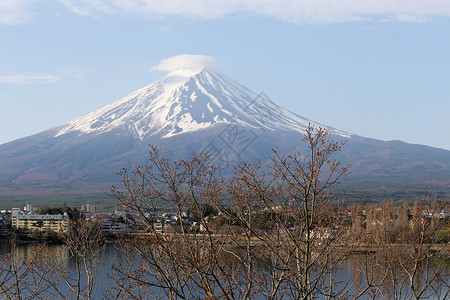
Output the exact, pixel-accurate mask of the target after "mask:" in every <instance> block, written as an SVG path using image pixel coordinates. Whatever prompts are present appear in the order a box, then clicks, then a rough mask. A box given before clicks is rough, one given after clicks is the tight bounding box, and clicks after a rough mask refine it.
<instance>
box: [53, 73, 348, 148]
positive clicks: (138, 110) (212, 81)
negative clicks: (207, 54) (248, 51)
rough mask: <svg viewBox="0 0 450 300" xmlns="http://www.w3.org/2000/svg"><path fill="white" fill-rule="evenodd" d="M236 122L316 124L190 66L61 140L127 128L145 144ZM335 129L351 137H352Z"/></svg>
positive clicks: (86, 119)
mask: <svg viewBox="0 0 450 300" xmlns="http://www.w3.org/2000/svg"><path fill="white" fill-rule="evenodd" d="M232 123H238V124H241V125H244V126H246V127H248V128H255V129H256V128H259V129H263V130H280V129H281V130H286V131H296V132H300V133H304V129H305V127H306V126H308V124H309V123H311V124H316V123H314V122H313V121H310V120H307V119H304V118H301V117H299V116H297V115H295V114H293V113H291V112H289V111H287V110H285V109H283V108H281V107H279V106H277V105H276V104H274V103H273V102H272V101H270V99H269V98H268V97H267V96H266V95H264V94H260V95H258V94H256V93H254V92H252V91H250V90H249V89H247V88H246V87H244V86H242V85H240V84H239V83H237V82H235V81H233V80H231V79H229V78H228V77H226V76H224V75H222V74H220V73H218V72H215V71H211V70H207V69H194V68H189V69H181V70H176V71H173V72H171V73H169V74H167V75H166V76H164V77H163V78H161V79H159V80H157V81H155V82H153V83H151V84H150V85H148V86H146V87H144V88H141V89H139V90H137V91H136V92H134V93H132V94H130V95H128V96H126V97H124V98H123V99H120V100H118V101H116V102H113V103H111V104H109V105H106V106H104V107H102V108H100V109H98V110H95V111H93V112H91V113H89V114H87V115H85V116H83V117H80V118H77V119H75V120H73V121H71V122H69V123H67V124H64V125H63V126H62V129H60V130H59V131H58V133H57V134H56V136H61V135H64V134H67V133H70V132H77V133H78V134H82V133H88V134H100V133H103V132H109V131H111V130H113V129H115V128H126V129H127V130H129V131H130V132H131V133H133V134H134V136H135V137H136V138H138V139H140V140H142V139H143V138H144V137H146V136H150V135H155V134H158V135H161V136H162V137H163V138H168V137H172V136H175V135H179V134H182V133H186V132H192V131H196V130H200V129H204V128H207V127H210V126H212V125H214V124H232ZM316 125H317V124H316ZM330 130H331V131H332V133H333V134H336V135H340V136H343V137H350V134H348V133H345V132H342V131H338V130H335V129H330Z"/></svg>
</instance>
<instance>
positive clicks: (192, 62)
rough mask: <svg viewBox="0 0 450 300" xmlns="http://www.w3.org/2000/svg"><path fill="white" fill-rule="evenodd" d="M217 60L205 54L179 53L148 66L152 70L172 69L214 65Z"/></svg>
mask: <svg viewBox="0 0 450 300" xmlns="http://www.w3.org/2000/svg"><path fill="white" fill-rule="evenodd" d="M216 63H217V60H216V59H215V58H214V57H212V56H207V55H191V54H181V55H176V56H172V57H169V58H166V59H163V60H161V61H160V62H159V64H158V65H156V66H153V67H151V68H150V70H152V71H168V72H170V71H174V70H178V69H184V68H206V67H214V66H215V65H216Z"/></svg>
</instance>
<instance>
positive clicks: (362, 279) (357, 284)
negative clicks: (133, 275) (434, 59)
mask: <svg viewBox="0 0 450 300" xmlns="http://www.w3.org/2000/svg"><path fill="white" fill-rule="evenodd" d="M36 249H40V248H39V246H38V245H37V244H18V245H17V246H16V248H15V250H14V255H13V257H15V259H16V261H20V260H21V259H23V260H24V261H29V260H30V259H31V258H32V256H33V255H34V254H33V253H34V251H36ZM40 251H48V252H49V253H52V258H53V260H54V261H53V263H55V264H57V265H58V266H59V268H61V269H62V270H65V271H67V272H68V273H70V274H72V276H73V275H74V274H75V268H76V262H75V258H73V257H71V255H70V252H69V250H68V249H67V248H66V247H65V246H63V245H45V246H44V248H42V249H40ZM8 253H11V245H9V244H8V243H3V244H0V258H2V259H3V258H5V257H6V255H7V254H8ZM444 259H446V260H447V263H448V257H446V258H444ZM373 262H377V264H378V265H379V267H377V268H367V266H368V264H369V263H371V264H372V265H373ZM436 263H439V261H438V262H436ZM126 264H127V260H126V258H125V257H124V255H123V253H122V251H121V250H120V249H119V247H118V246H117V245H115V244H110V243H108V244H107V245H106V247H105V249H104V252H103V253H102V255H101V257H100V261H99V266H98V270H97V272H96V275H95V281H94V297H93V299H101V298H108V297H106V296H105V295H107V294H108V293H109V292H110V293H112V294H114V293H116V292H117V290H115V289H114V286H116V284H115V282H114V280H113V277H114V274H115V271H114V270H113V266H119V265H122V266H124V265H126ZM7 265H8V263H7V262H5V261H4V262H3V267H5V266H7ZM381 265H382V264H381V263H380V261H378V258H377V257H376V256H373V255H372V256H370V257H367V256H361V257H359V258H358V257H356V256H355V257H354V258H352V259H348V260H347V261H345V262H344V263H343V264H342V266H341V268H340V269H339V271H338V272H337V273H336V278H335V280H336V281H338V282H340V286H341V287H343V288H346V289H348V288H349V287H351V289H352V294H353V296H354V295H356V294H357V291H358V290H361V289H363V288H364V287H365V286H366V282H367V281H366V278H367V277H371V278H373V279H374V280H375V281H376V282H381V281H383V278H385V279H386V278H387V277H385V276H386V275H389V276H390V275H394V276H395V274H396V272H398V270H393V269H392V270H386V269H384V268H383V267H381ZM138 267H139V264H138V263H137V264H135V265H134V266H133V267H132V268H134V269H136V268H138ZM386 271H388V272H386ZM369 273H370V274H369ZM6 274H7V273H5V272H3V273H0V280H1V282H3V283H4V282H5V280H6V276H7V275H6ZM397 275H398V274H397ZM426 275H427V273H426V272H425V271H422V274H421V275H420V276H419V277H418V278H417V279H416V281H417V282H415V284H416V285H418V286H420V285H423V283H424V282H426ZM442 275H443V276H442V278H440V279H439V280H436V281H435V282H434V283H433V284H432V285H431V286H430V288H429V289H428V292H427V294H426V295H427V296H431V297H430V298H429V299H444V294H445V292H447V290H448V288H449V286H448V285H449V277H448V276H449V269H448V266H447V269H444V271H443V273H442ZM52 276H58V275H57V273H55V275H52ZM81 279H82V281H84V282H85V281H86V276H85V275H83V276H82V278H81ZM6 281H7V280H6ZM386 282H387V283H386V284H385V285H384V286H383V287H382V291H381V292H380V293H381V294H380V295H383V296H380V297H379V299H389V298H391V297H393V296H397V297H398V298H399V299H406V298H408V297H407V296H408V295H410V288H409V284H408V282H403V283H402V282H401V281H399V282H397V286H393V285H392V281H390V280H388V278H387V279H386ZM60 284H61V291H62V292H64V293H68V287H67V284H65V283H60ZM403 284H404V285H403ZM431 287H432V288H431ZM434 290H437V291H438V293H437V295H432V294H433V291H434ZM49 291H50V290H49ZM387 295H390V296H389V297H388V296H387ZM2 296H3V295H1V294H0V299H3V298H2ZM55 297H56V298H58V296H57V295H56V296H55ZM255 298H261V299H263V297H255ZM350 298H351V297H350ZM367 298H368V297H366V296H364V297H363V298H362V299H367ZM319 299H320V297H319Z"/></svg>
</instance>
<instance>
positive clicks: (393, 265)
mask: <svg viewBox="0 0 450 300" xmlns="http://www.w3.org/2000/svg"><path fill="white" fill-rule="evenodd" d="M122 249H123V248H122V247H121V246H119V245H117V244H107V245H106V247H105V249H104V252H103V254H102V256H101V260H100V261H99V269H98V271H97V274H96V275H95V276H96V280H95V285H96V288H95V298H100V297H103V296H105V295H107V294H108V293H114V292H117V291H119V290H120V288H119V286H118V283H120V282H119V281H117V279H118V278H120V276H119V275H120V274H119V273H120V271H124V269H123V268H124V267H125V266H127V267H128V268H129V269H128V270H125V272H136V273H135V274H141V275H143V274H147V275H148V278H150V279H151V277H152V276H154V275H153V274H155V273H154V272H152V270H151V268H152V266H151V265H149V264H148V263H146V262H145V260H141V259H139V257H136V256H132V255H131V256H130V255H125V254H124V253H123V251H122ZM228 250H232V247H231V246H230V247H229V248H228ZM234 253H239V251H238V250H236V249H234ZM44 254H46V255H44ZM128 254H130V253H128ZM229 255H230V256H229V257H224V258H223V260H222V261H223V262H224V263H226V262H228V263H235V262H236V260H234V259H233V257H234V254H233V255H231V254H229ZM36 258H37V259H38V260H41V259H44V258H45V259H48V260H45V261H35V266H36V267H38V268H40V269H39V272H40V273H39V272H38V273H37V274H43V275H42V276H48V278H49V282H50V279H52V278H53V281H52V282H53V283H52V284H54V285H55V284H56V285H59V286H53V287H49V286H44V287H41V289H42V290H43V293H44V294H45V293H49V294H51V295H54V296H58V293H59V294H61V295H63V294H64V295H67V294H70V289H69V287H68V286H67V285H65V282H64V280H63V279H64V278H57V277H58V276H60V274H63V273H65V274H66V275H63V276H68V275H69V276H71V275H73V274H74V273H73V272H74V269H75V268H76V264H75V260H74V258H73V257H71V256H70V252H69V250H68V249H67V247H65V246H64V245H40V244H17V245H16V246H14V247H13V246H11V245H10V244H8V243H3V244H0V259H1V260H2V262H1V264H2V265H1V267H2V268H1V269H2V272H1V273H0V280H1V283H2V285H3V286H7V285H8V284H11V282H10V281H11V280H14V278H13V277H11V276H8V273H7V271H8V270H11V265H12V264H16V268H17V269H18V270H19V273H20V274H23V272H25V271H26V268H22V267H23V266H25V267H27V264H28V263H30V262H32V261H33V260H35V259H36ZM412 263H413V261H411V260H410V259H408V257H407V256H405V257H399V256H395V255H392V253H385V252H378V253H364V254H358V255H354V256H352V257H350V258H348V259H347V260H345V261H344V262H343V263H342V265H341V267H340V269H339V270H338V271H337V272H336V274H333V276H334V279H333V280H334V282H337V283H338V287H337V288H339V289H340V290H341V291H342V294H341V295H342V296H343V297H344V298H355V297H358V296H359V295H364V297H363V298H364V299H366V298H370V299H407V298H411V297H412V298H414V297H413V296H414V293H415V294H416V296H419V297H418V298H421V299H423V298H428V299H444V298H445V297H446V295H445V293H446V292H448V290H449V270H450V262H449V260H448V256H445V255H443V256H436V257H435V258H434V259H433V260H423V261H420V263H419V264H418V265H417V266H415V267H414V266H413V268H412ZM49 266H51V268H50V269H48V270H47V269H45V268H46V267H47V268H48V267H49ZM114 266H116V268H114ZM117 266H121V267H120V268H121V269H120V268H119V269H118V268H117ZM264 266H265V264H264V263H262V264H260V269H259V270H260V272H261V275H262V277H264V274H266V273H268V272H269V271H270V270H268V269H267V268H265V267H264ZM45 272H47V273H45ZM139 272H140V273H139ZM114 278H115V279H116V280H114ZM83 279H84V278H81V281H82V280H83ZM325 279H326V280H328V279H330V278H329V277H327V278H325ZM37 282H38V281H36V280H34V281H33V280H29V281H27V284H28V285H29V286H27V291H28V292H29V293H31V292H32V291H33V290H35V289H34V287H32V286H31V285H32V284H37ZM44 288H45V289H44ZM58 289H59V290H58ZM153 289H155V288H153ZM160 292H161V291H160ZM0 298H2V297H0ZM255 298H259V297H256V295H255ZM286 298H287V297H286ZM319 298H320V297H319Z"/></svg>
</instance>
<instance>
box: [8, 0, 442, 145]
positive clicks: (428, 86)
mask: <svg viewBox="0 0 450 300" xmlns="http://www.w3.org/2000/svg"><path fill="white" fill-rule="evenodd" d="M449 16H450V2H448V1H442V0H430V1H419V0H410V1H399V0H377V1H367V0H366V1H362V0H346V1H343V0H342V1H341V0H315V1H312V0H309V1H302V0H299V1H288V0H280V1H272V2H270V1H264V0H248V1H245V0H241V1H237V0H236V1H235V0H228V1H225V0H216V1H211V2H206V1H201V0H191V1H186V0H185V1H181V0H166V1H159V0H153V1H146V0H78V1H74V0H45V1H44V0H2V1H1V2H0V41H1V45H2V46H1V47H0V105H1V106H0V107H1V109H0V144H2V143H6V142H8V141H12V140H15V139H18V138H21V137H25V136H28V135H31V134H34V133H38V132H40V131H43V130H45V129H49V128H51V127H54V126H57V125H60V124H63V123H65V122H68V121H70V120H72V119H74V118H76V117H79V116H81V115H84V114H86V113H88V112H90V111H92V110H94V109H96V108H99V107H101V106H103V105H106V104H108V103H110V102H112V101H114V100H117V99H119V98H122V97H123V96H125V95H127V94H129V93H131V92H133V91H135V90H136V89H138V88H140V87H143V86H145V85H147V84H149V83H150V82H152V81H153V80H155V79H157V78H159V77H161V76H162V75H164V72H161V71H155V70H154V69H152V67H153V66H155V65H158V64H159V62H160V61H161V60H163V59H166V58H169V57H172V56H175V55H180V54H200V55H208V56H212V57H214V58H215V59H216V61H217V68H218V69H219V70H220V71H221V72H222V73H224V74H226V75H227V76H229V77H231V78H232V79H234V80H236V81H238V82H240V83H241V84H243V85H245V86H247V87H248V88H250V89H251V90H253V91H255V92H257V93H258V92H261V91H264V92H265V93H266V94H267V95H269V96H270V97H271V98H272V99H273V100H274V101H275V102H276V103H278V104H279V105H281V106H283V107H285V108H287V109H289V110H291V111H293V112H295V113H297V114H299V115H300V116H303V117H306V118H309V119H312V120H314V121H317V122H319V123H322V124H325V125H329V126H332V127H335V128H338V129H341V130H345V131H348V132H351V133H354V134H358V135H361V136H365V137H371V138H376V139H381V140H402V141H405V142H409V143H415V144H424V145H429V146H433V147H438V148H444V149H448V150H450V38H449V37H450V18H449Z"/></svg>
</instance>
